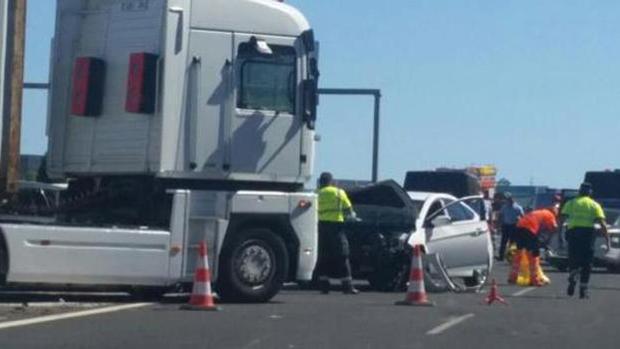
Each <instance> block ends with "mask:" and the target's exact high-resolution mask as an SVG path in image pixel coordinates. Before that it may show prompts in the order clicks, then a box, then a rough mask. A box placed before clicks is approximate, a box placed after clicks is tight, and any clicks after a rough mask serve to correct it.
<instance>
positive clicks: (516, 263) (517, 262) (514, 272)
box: [508, 250, 523, 285]
mask: <svg viewBox="0 0 620 349" xmlns="http://www.w3.org/2000/svg"><path fill="white" fill-rule="evenodd" d="M522 252H523V251H522V250H518V251H517V252H516V253H515V255H514V256H513V257H512V265H511V269H510V274H509V275H508V283H509V284H511V285H514V284H516V283H517V280H518V279H519V269H520V268H521V258H522Z"/></svg>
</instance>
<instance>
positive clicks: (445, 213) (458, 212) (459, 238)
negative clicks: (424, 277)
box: [408, 191, 493, 287]
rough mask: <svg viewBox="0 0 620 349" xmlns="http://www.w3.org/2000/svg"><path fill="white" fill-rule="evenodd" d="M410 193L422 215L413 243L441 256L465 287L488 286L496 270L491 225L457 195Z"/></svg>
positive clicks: (451, 273)
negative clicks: (489, 277) (488, 280)
mask: <svg viewBox="0 0 620 349" xmlns="http://www.w3.org/2000/svg"><path fill="white" fill-rule="evenodd" d="M408 194H409V197H410V198H411V200H412V202H413V204H414V206H415V208H416V211H417V212H418V216H417V218H416V232H415V233H414V234H413V236H412V238H411V239H410V243H419V242H421V243H422V244H423V245H424V246H425V253H427V254H435V253H436V254H438V255H439V257H440V258H441V260H442V262H443V265H444V266H445V268H446V271H447V273H448V275H449V276H450V277H451V278H461V279H463V281H464V284H465V286H468V287H476V286H480V285H482V284H484V283H485V282H486V281H487V278H488V275H489V274H490V272H491V269H492V268H493V243H492V241H491V234H490V230H489V226H488V224H487V222H486V221H484V220H483V219H482V217H480V216H479V215H478V214H477V213H476V212H475V211H474V210H473V209H472V208H471V207H469V205H467V204H465V203H464V202H463V199H461V200H459V199H457V198H456V197H455V196H453V195H450V194H446V193H428V192H411V191H410V192H408ZM468 199H469V198H465V200H468ZM415 241H417V242H415Z"/></svg>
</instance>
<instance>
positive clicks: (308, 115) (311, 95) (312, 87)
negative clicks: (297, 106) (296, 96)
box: [302, 79, 319, 130]
mask: <svg viewBox="0 0 620 349" xmlns="http://www.w3.org/2000/svg"><path fill="white" fill-rule="evenodd" d="M302 89H303V96H304V98H303V111H302V112H303V115H302V118H303V120H304V122H306V124H307V125H308V128H309V129H311V130H314V127H315V123H316V106H317V105H318V104H319V95H318V92H319V91H318V84H317V80H316V79H307V80H304V81H303V82H302Z"/></svg>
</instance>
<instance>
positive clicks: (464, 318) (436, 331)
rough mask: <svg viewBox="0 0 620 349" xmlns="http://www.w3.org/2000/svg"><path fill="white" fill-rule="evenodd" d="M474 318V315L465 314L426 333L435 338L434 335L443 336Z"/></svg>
mask: <svg viewBox="0 0 620 349" xmlns="http://www.w3.org/2000/svg"><path fill="white" fill-rule="evenodd" d="M472 317H474V314H472V313H469V314H465V315H463V316H459V317H456V318H452V319H450V320H448V321H447V322H444V323H443V324H441V325H439V326H437V327H435V328H433V329H432V330H430V331H428V332H426V335H428V336H434V335H438V334H441V333H443V332H444V331H446V330H448V329H450V328H451V327H454V326H456V325H458V324H460V323H461V322H463V321H467V320H469V319H471V318H472Z"/></svg>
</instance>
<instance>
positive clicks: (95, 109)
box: [71, 57, 105, 116]
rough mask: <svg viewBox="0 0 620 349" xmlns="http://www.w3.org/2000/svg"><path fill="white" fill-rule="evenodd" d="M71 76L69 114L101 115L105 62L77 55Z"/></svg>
mask: <svg viewBox="0 0 620 349" xmlns="http://www.w3.org/2000/svg"><path fill="white" fill-rule="evenodd" d="M72 78H73V79H72V80H73V90H72V92H71V114H73V115H78V116H98V115H101V111H102V107H103V88H104V79H105V62H104V61H103V60H102V59H100V58H95V57H79V58H77V59H76V60H75V64H74V67H73V77H72Z"/></svg>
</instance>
